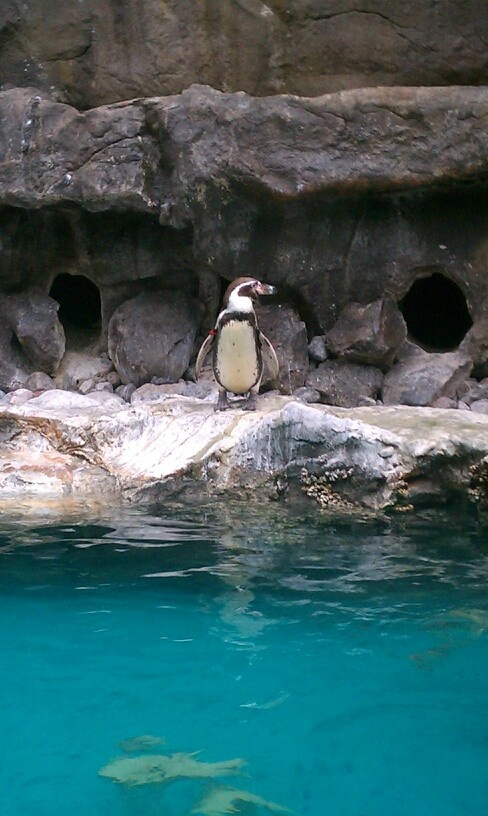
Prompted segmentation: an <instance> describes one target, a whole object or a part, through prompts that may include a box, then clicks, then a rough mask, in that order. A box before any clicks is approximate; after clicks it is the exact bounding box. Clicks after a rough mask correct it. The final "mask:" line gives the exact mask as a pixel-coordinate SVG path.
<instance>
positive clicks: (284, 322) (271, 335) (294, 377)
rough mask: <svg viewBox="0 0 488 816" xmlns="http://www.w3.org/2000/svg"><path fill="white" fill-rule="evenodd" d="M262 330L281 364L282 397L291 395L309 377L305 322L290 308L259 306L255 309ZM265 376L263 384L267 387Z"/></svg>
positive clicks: (279, 384) (277, 386)
mask: <svg viewBox="0 0 488 816" xmlns="http://www.w3.org/2000/svg"><path fill="white" fill-rule="evenodd" d="M256 314H257V317H258V324H259V328H260V330H261V331H262V332H263V333H264V334H265V335H266V337H267V338H268V340H269V341H270V342H271V343H272V344H273V348H274V350H275V351H276V356H277V357H278V362H279V365H280V374H279V379H278V382H277V383H273V382H270V385H272V386H274V387H275V388H279V390H280V391H281V393H282V394H291V393H292V392H293V391H295V389H296V388H300V387H301V386H302V385H304V384H305V380H306V379H307V374H308V365H309V359H308V339H307V328H306V326H305V323H304V322H303V321H302V320H300V318H299V316H298V315H297V313H296V311H295V310H294V309H292V308H291V307H290V306H285V305H279V304H278V305H267V304H259V305H258V306H257V308H256ZM266 382H267V379H266V374H265V376H264V379H263V383H264V384H266Z"/></svg>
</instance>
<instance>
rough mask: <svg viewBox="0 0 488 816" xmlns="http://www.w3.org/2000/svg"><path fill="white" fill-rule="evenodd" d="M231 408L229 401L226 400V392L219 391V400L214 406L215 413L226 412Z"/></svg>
mask: <svg viewBox="0 0 488 816" xmlns="http://www.w3.org/2000/svg"><path fill="white" fill-rule="evenodd" d="M230 407H231V404H230V402H229V400H228V399H227V391H219V398H218V400H217V405H216V406H215V410H216V411H227V409H228V408H230Z"/></svg>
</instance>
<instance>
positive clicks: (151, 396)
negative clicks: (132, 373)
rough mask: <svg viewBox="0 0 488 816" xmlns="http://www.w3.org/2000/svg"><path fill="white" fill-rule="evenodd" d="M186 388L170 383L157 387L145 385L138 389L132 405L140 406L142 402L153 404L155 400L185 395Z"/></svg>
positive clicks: (149, 384) (133, 395) (150, 384)
mask: <svg viewBox="0 0 488 816" xmlns="http://www.w3.org/2000/svg"><path fill="white" fill-rule="evenodd" d="M185 391H186V388H185V386H184V385H182V384H181V383H168V384H167V385H155V384H154V383H145V384H144V385H141V386H139V388H137V389H136V390H135V391H134V392H133V394H132V396H131V398H130V402H131V405H138V404H139V403H141V402H151V401H153V400H159V399H165V398H167V397H169V396H174V395H175V394H179V395H180V396H181V395H183V394H184V392H185Z"/></svg>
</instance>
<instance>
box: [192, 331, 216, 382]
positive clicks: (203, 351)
mask: <svg viewBox="0 0 488 816" xmlns="http://www.w3.org/2000/svg"><path fill="white" fill-rule="evenodd" d="M215 336H216V332H215V330H212V331H211V332H210V334H208V335H207V337H206V338H205V340H204V341H203V343H202V345H201V347H200V351H199V352H198V357H197V361H196V363H195V377H196V379H197V380H198V378H199V376H200V371H201V368H202V366H203V364H204V362H205V357H206V356H207V354H210V351H211V349H212V346H213V343H214V340H215Z"/></svg>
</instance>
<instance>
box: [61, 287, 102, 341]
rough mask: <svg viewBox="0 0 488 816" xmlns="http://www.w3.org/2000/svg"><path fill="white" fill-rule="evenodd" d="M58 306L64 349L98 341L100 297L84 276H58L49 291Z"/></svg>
mask: <svg viewBox="0 0 488 816" xmlns="http://www.w3.org/2000/svg"><path fill="white" fill-rule="evenodd" d="M49 295H50V297H52V298H53V300H56V301H57V302H58V303H59V313H58V316H59V320H60V322H61V323H62V325H63V328H64V331H65V334H66V345H67V347H71V348H74V347H77V348H80V347H81V348H82V347H84V346H85V347H86V346H89V345H90V344H91V343H92V342H93V341H94V340H97V339H98V337H99V335H100V330H101V321H102V319H101V298H100V291H99V289H98V286H96V284H94V283H93V281H91V280H90V279H89V278H87V277H86V276H85V275H70V274H67V273H64V272H63V273H61V274H59V275H57V276H56V277H55V279H54V281H53V283H52V285H51V289H50V291H49Z"/></svg>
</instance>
